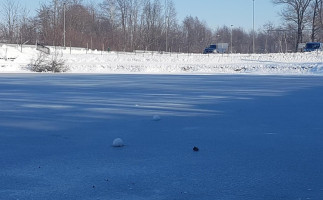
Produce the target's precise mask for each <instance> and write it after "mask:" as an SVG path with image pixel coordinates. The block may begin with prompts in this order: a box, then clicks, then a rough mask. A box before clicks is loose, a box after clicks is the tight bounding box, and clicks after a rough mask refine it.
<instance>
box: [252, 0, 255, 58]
mask: <svg viewBox="0 0 323 200" xmlns="http://www.w3.org/2000/svg"><path fill="white" fill-rule="evenodd" d="M252 52H253V53H255V0H252Z"/></svg>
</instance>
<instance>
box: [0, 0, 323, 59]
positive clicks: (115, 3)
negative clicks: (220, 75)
mask: <svg viewBox="0 0 323 200" xmlns="http://www.w3.org/2000/svg"><path fill="white" fill-rule="evenodd" d="M272 3H273V4H276V5H281V9H282V10H281V17H282V19H283V20H282V22H283V23H282V24H281V25H279V26H274V25H273V24H271V23H267V24H265V25H264V26H263V28H261V29H258V30H255V31H246V30H244V29H243V28H240V27H233V26H222V27H218V28H216V29H212V28H210V27H209V26H208V25H207V24H206V23H205V22H204V21H202V20H200V19H199V18H198V17H193V16H187V17H186V18H185V19H184V20H183V21H181V22H179V21H178V19H177V13H176V9H175V5H174V2H173V0H102V2H101V3H99V4H93V3H92V4H89V3H84V2H83V1H82V0H50V1H46V2H45V3H42V4H40V5H39V7H38V8H37V11H36V14H35V15H34V16H31V15H30V12H29V11H28V10H26V9H24V8H22V6H20V4H19V3H18V2H17V1H15V0H4V1H2V4H1V5H0V10H1V12H0V14H1V17H2V19H3V20H1V21H0V42H6V43H17V44H35V43H36V41H39V42H41V43H43V44H46V45H53V46H73V47H84V48H89V49H98V50H114V51H134V50H147V51H167V52H186V53H201V52H202V51H203V49H204V48H205V47H206V46H208V45H209V44H212V43H229V44H231V41H232V49H230V51H231V50H232V52H235V53H253V38H255V53H272V52H291V51H297V50H298V44H299V43H303V42H308V41H323V40H322V39H323V32H322V30H323V9H322V8H323V3H322V0H272ZM64 30H65V32H64ZM230 46H231V45H230Z"/></svg>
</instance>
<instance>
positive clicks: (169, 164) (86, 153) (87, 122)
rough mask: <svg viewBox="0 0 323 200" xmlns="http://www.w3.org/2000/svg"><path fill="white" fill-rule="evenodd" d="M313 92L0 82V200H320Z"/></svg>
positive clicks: (173, 82)
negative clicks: (120, 143) (116, 144)
mask: <svg viewBox="0 0 323 200" xmlns="http://www.w3.org/2000/svg"><path fill="white" fill-rule="evenodd" d="M322 90H323V78H322V77H321V76H245V75H243V76H241V75H240V76H232V75H229V76H226V75H221V76H218V75H216V76H213V75H212V76H200V75H194V76H190V75H189V76H188V75H185V76H183V75H99V74H93V75H78V74H0V91H1V92H0V158H1V159H0V167H1V170H0V180H1V181H0V199H5V200H16V199H20V200H29V199H33V200H44V199H46V200H61V199H84V200H93V199H95V200H97V199H101V200H105V199H112V200H116V199H132V200H151V199H156V200H169V199H178V200H196V199H204V200H214V199H230V200H231V199H234V200H245V199H262V200H273V199H295V200H296V199H308V198H310V199H322V197H323V190H322V189H323V182H322V180H323V173H322V163H323V145H322V141H323V134H322V133H323V125H322V118H323V117H322V113H323V106H322V102H323V93H322ZM136 105H138V106H136ZM156 113H158V114H159V115H161V116H163V118H162V120H161V121H159V122H158V123H156V122H155V121H153V120H151V117H152V116H153V115H155V114H156ZM273 133H274V134H273ZM116 137H120V138H122V139H123V140H124V141H126V143H127V146H126V148H122V149H120V148H112V147H111V146H110V147H109V144H111V142H112V141H113V140H114V139H115V138H116ZM194 146H197V147H198V148H199V149H200V151H198V152H194V151H193V150H192V148H193V147H194ZM309 188H310V190H309Z"/></svg>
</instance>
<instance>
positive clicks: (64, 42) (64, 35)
mask: <svg viewBox="0 0 323 200" xmlns="http://www.w3.org/2000/svg"><path fill="white" fill-rule="evenodd" d="M63 5H64V34H63V35H64V48H66V23H65V22H66V18H65V10H66V9H65V7H66V3H64V4H63Z"/></svg>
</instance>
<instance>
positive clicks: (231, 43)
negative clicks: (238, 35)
mask: <svg viewBox="0 0 323 200" xmlns="http://www.w3.org/2000/svg"><path fill="white" fill-rule="evenodd" d="M232 27H233V25H232V24H231V42H230V43H231V53H232V31H233V30H232Z"/></svg>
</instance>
